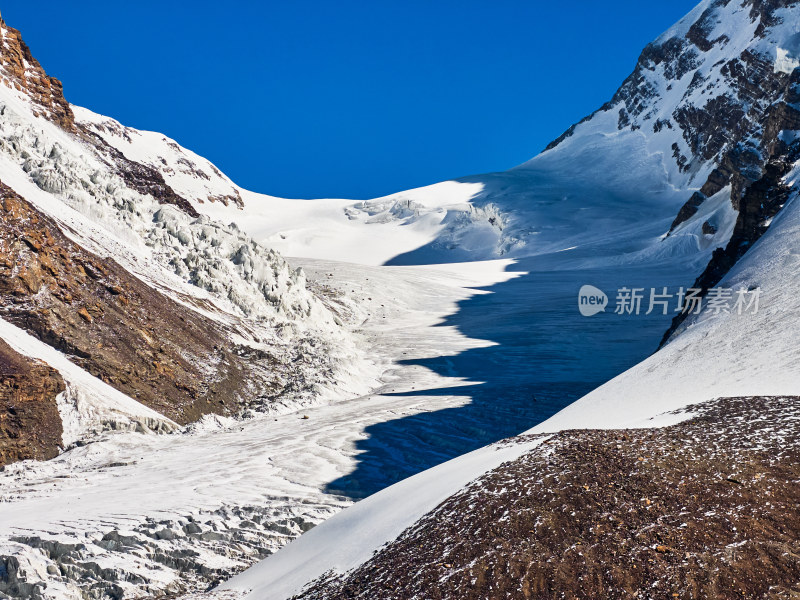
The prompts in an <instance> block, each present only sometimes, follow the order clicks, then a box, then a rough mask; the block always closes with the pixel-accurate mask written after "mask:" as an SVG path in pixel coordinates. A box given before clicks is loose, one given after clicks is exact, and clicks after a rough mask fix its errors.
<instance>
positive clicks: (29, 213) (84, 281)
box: [0, 184, 281, 423]
mask: <svg viewBox="0 0 800 600" xmlns="http://www.w3.org/2000/svg"><path fill="white" fill-rule="evenodd" d="M0 216H1V217H2V218H0V311H1V312H2V315H3V318H6V319H8V320H9V321H11V322H13V323H15V324H16V325H18V326H19V327H22V328H23V329H25V330H27V331H28V332H30V333H31V334H33V335H34V336H36V337H37V338H39V339H40V340H42V341H43V342H45V343H47V344H49V345H50V346H53V347H54V348H56V349H58V350H60V351H62V352H64V353H65V354H67V355H69V356H70V357H71V358H72V360H73V362H75V363H76V364H78V365H80V366H81V367H83V368H84V369H86V370H87V371H88V372H89V373H91V374H92V375H95V376H97V377H99V378H100V379H102V380H103V381H105V382H107V383H108V384H110V385H112V386H113V387H115V388H117V389H118V390H120V391H121V392H123V393H125V394H127V395H129V396H131V397H133V398H135V399H136V400H138V401H139V402H142V403H143V404H145V405H147V406H149V407H151V408H153V409H155V410H157V411H158V412H160V413H162V414H164V415H165V416H167V417H169V418H171V419H173V420H174V421H176V422H178V423H189V422H191V421H194V420H196V419H198V418H199V417H200V416H202V415H204V414H208V413H217V414H229V413H233V412H237V411H238V410H239V409H241V408H242V406H243V405H244V404H245V403H246V402H256V401H258V399H259V398H261V399H262V400H263V398H265V397H271V396H272V395H274V394H277V393H279V392H280V389H281V388H280V385H279V384H278V383H277V382H276V379H273V378H274V377H276V375H277V373H275V372H273V369H275V366H276V365H275V363H274V361H272V360H271V358H270V356H269V354H268V353H266V352H259V353H253V352H248V351H245V350H244V349H237V348H233V347H231V345H230V343H229V342H228V340H227V336H226V334H225V332H224V331H222V330H221V329H220V327H219V326H218V325H217V324H215V323H213V322H211V321H209V320H208V319H206V318H204V317H202V316H200V315H199V314H198V313H196V312H194V311H192V310H189V309H187V308H185V307H183V306H180V305H179V304H178V303H177V302H175V301H174V300H171V299H170V298H168V297H166V296H164V295H163V294H161V293H159V292H157V291H155V290H154V289H153V288H151V287H150V286H148V285H146V284H145V283H143V282H142V281H141V280H139V279H138V278H136V277H134V276H132V275H131V274H130V273H128V272H127V271H126V270H124V269H123V268H122V267H120V266H119V265H118V264H117V263H116V262H115V261H114V260H113V259H111V258H101V257H99V256H96V255H94V254H91V253H90V252H87V251H86V250H84V249H83V248H81V247H80V246H78V245H77V244H75V243H74V242H72V241H71V240H70V239H69V238H67V237H66V236H65V235H64V234H63V233H62V232H61V230H60V229H59V227H58V226H57V225H56V223H55V222H54V221H53V220H52V219H50V218H49V217H47V216H45V215H43V214H41V213H40V212H38V211H37V210H36V209H35V208H34V207H33V206H31V204H29V203H28V202H27V201H26V200H24V199H23V198H21V197H20V196H19V195H18V194H16V193H15V192H14V191H13V190H11V189H10V188H8V187H7V186H4V185H2V184H0Z"/></svg>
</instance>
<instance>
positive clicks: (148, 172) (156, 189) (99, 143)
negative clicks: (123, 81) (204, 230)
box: [78, 126, 200, 217]
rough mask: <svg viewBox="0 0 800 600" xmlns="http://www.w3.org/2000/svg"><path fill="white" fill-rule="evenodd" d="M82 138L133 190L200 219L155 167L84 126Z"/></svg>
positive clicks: (80, 129)
mask: <svg viewBox="0 0 800 600" xmlns="http://www.w3.org/2000/svg"><path fill="white" fill-rule="evenodd" d="M78 130H79V132H80V134H81V136H82V137H83V138H84V139H85V140H86V141H88V142H89V143H91V144H92V145H94V146H95V148H97V150H98V152H99V153H100V155H101V156H105V157H106V158H107V159H108V164H109V165H110V166H111V167H112V168H113V169H114V170H115V171H116V172H117V174H118V175H120V176H121V177H122V179H123V180H124V181H125V183H126V184H127V185H128V187H130V188H131V189H134V190H136V191H137V192H139V193H140V194H150V195H151V196H152V197H153V198H155V199H156V200H157V201H158V202H159V204H172V205H174V206H177V207H178V208H180V209H181V210H183V211H184V212H185V213H186V214H188V215H189V216H191V217H199V216H200V213H198V212H197V211H196V210H195V209H194V207H193V206H192V205H191V203H190V202H189V201H188V200H186V198H183V197H181V196H179V195H178V194H177V193H175V190H173V189H172V188H171V187H170V186H169V184H167V182H166V181H164V176H163V175H162V174H161V173H160V172H158V171H157V170H156V169H154V168H153V167H149V166H147V165H143V164H142V163H138V162H136V161H133V160H130V159H129V158H126V157H125V155H124V154H122V152H120V151H119V150H117V149H116V148H114V147H113V146H111V145H109V144H108V143H107V142H105V141H104V140H103V138H101V137H100V136H99V135H97V134H95V133H93V132H92V131H90V130H89V129H88V128H86V127H84V126H78Z"/></svg>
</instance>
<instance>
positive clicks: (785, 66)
mask: <svg viewBox="0 0 800 600" xmlns="http://www.w3.org/2000/svg"><path fill="white" fill-rule="evenodd" d="M797 67H800V58H797V57H796V56H791V55H790V51H789V50H786V49H785V48H777V58H776V59H775V66H774V68H775V72H776V73H787V74H789V75H791V74H792V72H793V71H794V70H795V69H796V68H797Z"/></svg>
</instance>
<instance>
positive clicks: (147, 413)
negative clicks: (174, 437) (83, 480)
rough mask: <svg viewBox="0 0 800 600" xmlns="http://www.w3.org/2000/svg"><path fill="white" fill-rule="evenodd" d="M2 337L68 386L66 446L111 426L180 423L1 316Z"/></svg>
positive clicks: (63, 403)
mask: <svg viewBox="0 0 800 600" xmlns="http://www.w3.org/2000/svg"><path fill="white" fill-rule="evenodd" d="M0 338H1V339H3V341H5V342H6V343H7V344H8V345H9V346H11V348H12V349H14V350H16V351H17V352H19V353H20V354H23V355H25V356H29V357H31V358H35V359H38V360H41V361H43V362H45V363H47V364H48V365H50V366H51V367H53V368H54V369H56V370H57V371H58V372H59V373H60V374H61V377H62V378H63V379H64V382H65V384H66V386H67V390H66V391H65V392H63V393H62V394H61V395H60V397H59V412H60V413H61V418H62V421H63V423H64V434H63V444H64V446H65V447H67V446H69V445H71V444H73V443H74V442H75V441H77V440H78V439H85V438H86V437H88V436H89V435H91V434H96V433H97V432H102V431H105V430H108V429H110V428H114V429H116V430H124V429H129V430H132V431H135V430H137V429H138V430H139V431H151V430H156V431H159V430H160V431H171V430H173V429H175V428H177V425H176V424H175V423H174V422H172V421H171V420H170V419H168V418H166V417H165V416H163V415H161V414H159V413H157V412H156V411H154V410H152V409H150V408H147V407H146V406H144V405H143V404H140V403H139V402H136V401H135V400H133V399H132V398H130V397H128V396H126V395H125V394H123V393H121V392H119V391H117V390H115V389H114V388H112V387H111V386H110V385H108V384H107V383H105V382H103V381H101V380H100V379H97V378H96V377H93V376H91V375H90V374H89V373H87V372H86V371H84V370H83V369H81V368H80V367H78V366H77V365H75V364H74V363H72V362H70V361H69V359H67V357H66V356H64V355H63V354H62V353H61V352H58V351H57V350H55V349H54V348H52V347H51V346H48V345H47V344H45V343H43V342H40V341H39V340H37V339H36V338H34V337H33V336H31V335H29V334H28V333H27V332H25V331H23V330H22V329H20V328H19V327H16V326H15V325H12V324H11V323H9V322H8V321H6V320H4V319H0Z"/></svg>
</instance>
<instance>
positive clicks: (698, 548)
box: [297, 398, 800, 600]
mask: <svg viewBox="0 0 800 600" xmlns="http://www.w3.org/2000/svg"><path fill="white" fill-rule="evenodd" d="M692 410H693V412H694V413H695V414H696V416H695V417H694V418H692V419H691V420H689V421H687V422H684V423H681V424H679V425H675V426H672V427H667V428H662V429H643V430H622V431H566V432H562V433H559V434H556V435H555V436H553V437H552V438H551V439H550V440H548V442H547V443H545V444H543V445H542V446H540V447H539V448H537V449H536V450H534V451H532V452H530V453H528V454H526V455H524V456H523V457H521V458H520V459H518V460H516V461H513V462H509V463H506V464H504V465H502V466H500V467H499V468H498V469H496V470H494V471H492V472H490V473H488V474H486V475H485V476H484V477H482V478H480V479H479V480H478V481H476V482H475V483H473V484H471V485H470V486H468V487H467V488H465V489H464V490H463V491H461V492H459V493H457V494H455V495H454V496H452V497H451V498H449V499H448V500H446V501H445V502H444V503H442V504H441V505H440V506H439V507H437V508H436V509H435V510H434V511H432V512H431V513H429V514H428V515H427V516H426V517H424V518H423V519H422V520H421V521H419V522H418V523H417V524H415V525H414V526H412V527H410V528H409V529H407V530H406V531H405V532H404V533H403V534H402V535H401V536H400V537H399V538H398V539H397V540H396V541H394V542H392V543H390V544H389V545H388V546H385V547H384V548H383V549H381V550H379V551H378V552H377V553H376V554H375V556H374V557H373V558H372V559H371V560H369V561H368V562H367V563H365V564H364V565H362V566H361V567H359V568H358V569H356V570H355V571H354V572H352V573H350V574H347V575H345V576H344V577H329V578H327V579H323V580H321V581H318V582H316V583H315V584H313V585H312V586H311V587H310V588H309V589H308V590H307V591H305V592H304V593H302V594H300V595H299V596H298V597H297V598H302V599H303V600H323V599H324V600H334V599H335V600H344V599H347V600H355V599H364V600H367V599H369V600H372V599H374V598H381V599H382V600H418V599H419V600H421V599H423V598H425V599H430V600H450V599H452V600H471V599H475V600H477V599H486V598H492V599H494V598H507V599H510V600H517V599H519V600H523V599H524V600H532V599H537V600H550V599H581V600H584V599H585V600H590V599H591V600H595V599H597V598H608V599H623V598H626V599H627V598H651V599H659V600H660V599H665V600H667V599H670V600H671V599H673V598H678V599H682V600H689V599H692V600H698V599H721V598H731V599H732V598H742V599H747V600H755V599H760V598H764V599H774V600H778V599H784V598H785V599H789V598H796V597H797V596H798V594H800V542H798V540H799V539H800V510H798V498H800V446H798V444H797V443H796V442H797V439H798V435H800V421H798V419H797V417H798V415H800V399H798V398H728V399H722V400H718V401H714V402H712V403H709V404H705V405H702V406H700V407H693V408H692ZM511 443H514V442H511ZM587 465H588V466H589V468H587Z"/></svg>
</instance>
